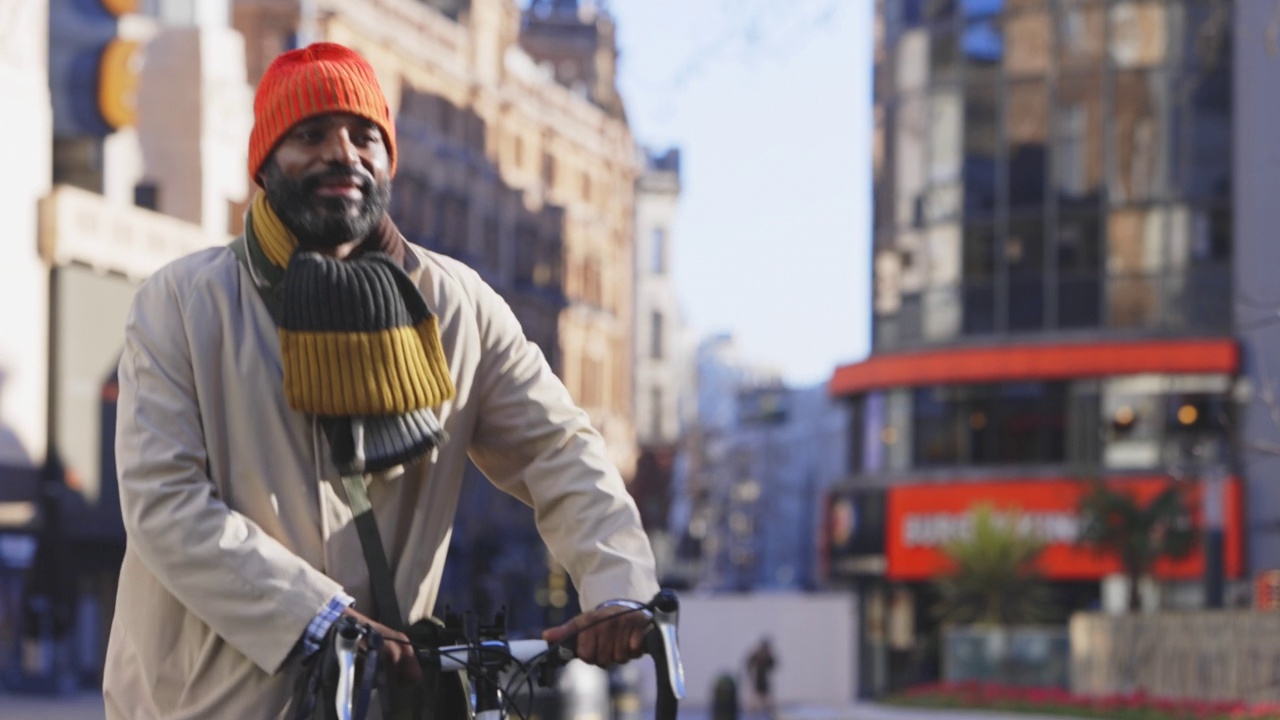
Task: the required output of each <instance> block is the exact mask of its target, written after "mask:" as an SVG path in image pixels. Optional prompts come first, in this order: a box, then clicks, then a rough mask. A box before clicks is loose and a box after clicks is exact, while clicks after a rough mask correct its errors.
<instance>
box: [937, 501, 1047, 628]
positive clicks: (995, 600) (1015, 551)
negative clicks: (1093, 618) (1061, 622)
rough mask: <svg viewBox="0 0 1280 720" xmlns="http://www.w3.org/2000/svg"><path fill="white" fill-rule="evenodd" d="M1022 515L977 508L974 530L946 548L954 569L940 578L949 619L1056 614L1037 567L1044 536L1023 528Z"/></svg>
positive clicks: (990, 621)
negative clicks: (1037, 535)
mask: <svg viewBox="0 0 1280 720" xmlns="http://www.w3.org/2000/svg"><path fill="white" fill-rule="evenodd" d="M1020 517H1021V515H1020V513H1017V512H1009V511H1004V512H1001V513H997V512H996V510H995V509H994V508H993V507H992V506H990V505H979V506H978V507H976V508H974V511H973V532H972V534H970V535H969V536H968V537H964V538H960V539H957V540H954V541H952V542H950V543H947V544H946V545H945V546H943V552H945V553H946V555H947V556H948V557H949V558H950V560H951V562H952V563H953V565H954V568H953V569H952V571H951V572H950V573H948V574H947V575H944V576H942V577H940V578H938V579H937V580H935V581H934V585H935V586H936V588H937V590H938V593H939V595H940V596H941V600H940V601H939V603H938V606H937V608H936V612H937V614H938V616H939V617H940V619H942V620H943V621H944V622H955V623H960V624H980V625H1016V624H1025V623H1036V622H1043V621H1046V620H1048V619H1049V618H1050V617H1052V614H1053V612H1052V607H1051V605H1052V597H1051V595H1050V591H1049V587H1048V585H1046V584H1045V582H1044V580H1043V579H1042V578H1041V576H1040V573H1039V571H1038V570H1037V569H1036V561H1037V560H1038V559H1039V557H1040V553H1042V552H1043V551H1044V548H1045V543H1044V541H1043V540H1041V539H1040V538H1038V537H1036V536H1034V535H1032V534H1030V533H1028V532H1025V531H1024V530H1023V529H1022V528H1021V523H1020Z"/></svg>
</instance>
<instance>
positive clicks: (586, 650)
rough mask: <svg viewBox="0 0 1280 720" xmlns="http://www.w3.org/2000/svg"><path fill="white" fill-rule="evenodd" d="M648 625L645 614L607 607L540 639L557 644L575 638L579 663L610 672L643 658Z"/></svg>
mask: <svg viewBox="0 0 1280 720" xmlns="http://www.w3.org/2000/svg"><path fill="white" fill-rule="evenodd" d="M597 623H599V624H597ZM649 623H650V618H649V614H648V613H646V612H643V611H640V610H632V609H630V608H626V607H618V606H614V605H610V606H606V607H602V608H596V609H595V610H592V611H591V612H585V613H582V614H581V615H578V616H577V617H575V618H573V619H572V620H570V621H569V622H567V623H565V624H563V625H561V626H559V627H554V628H551V629H549V630H544V631H543V632H542V639H543V640H546V641H547V642H551V643H558V642H561V641H563V640H564V639H565V638H567V637H569V636H570V635H574V634H577V636H578V638H577V651H576V655H577V656H578V659H580V660H582V661H583V662H588V663H591V664H592V665H598V666H599V667H602V668H610V667H613V666H614V665H620V664H622V663H624V662H627V661H628V660H634V659H636V658H638V657H640V656H641V655H643V654H644V635H645V631H646V630H648V629H649ZM584 628H586V629H584Z"/></svg>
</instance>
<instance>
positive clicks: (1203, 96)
mask: <svg viewBox="0 0 1280 720" xmlns="http://www.w3.org/2000/svg"><path fill="white" fill-rule="evenodd" d="M1231 93H1232V78H1231V69H1230V67H1229V66H1227V67H1219V68H1216V69H1210V68H1204V69H1201V70H1198V71H1197V70H1189V71H1184V72H1182V73H1180V74H1179V75H1178V76H1177V77H1176V79H1175V80H1174V86H1173V89H1172V94H1173V102H1174V114H1173V118H1174V122H1175V123H1176V129H1175V131H1174V132H1173V137H1174V141H1175V143H1176V145H1175V147H1174V149H1173V153H1174V156H1175V158H1176V168H1174V170H1173V172H1174V175H1175V176H1176V182H1177V186H1178V194H1179V195H1180V196H1181V197H1183V198H1187V199H1192V200H1201V201H1205V200H1207V201H1227V200H1228V199H1229V198H1230V197H1231V151H1232V127H1231V105H1232V102H1231Z"/></svg>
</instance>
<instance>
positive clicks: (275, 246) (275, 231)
mask: <svg viewBox="0 0 1280 720" xmlns="http://www.w3.org/2000/svg"><path fill="white" fill-rule="evenodd" d="M249 216H250V218H251V219H252V221H253V234H254V235H255V236H257V238H258V245H259V246H260V247H261V248H262V254H263V255H266V256H267V259H268V260H270V261H271V264H272V265H275V266H276V267H278V268H280V269H282V270H283V269H284V268H286V267H288V266H289V258H290V257H291V256H292V255H293V251H294V250H295V249H297V247H298V239H297V238H296V237H294V236H293V233H291V232H289V228H287V227H285V224H284V223H283V222H281V220H280V216H278V215H276V211H275V210H272V209H271V203H269V202H267V194H266V193H258V196H257V197H255V198H254V199H253V210H252V212H251V213H250V214H249Z"/></svg>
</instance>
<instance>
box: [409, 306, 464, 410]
mask: <svg viewBox="0 0 1280 720" xmlns="http://www.w3.org/2000/svg"><path fill="white" fill-rule="evenodd" d="M416 330H417V333H418V337H417V343H415V344H416V345H417V346H418V347H420V348H422V353H423V355H424V357H425V358H426V361H427V364H426V367H425V368H423V369H424V371H425V372H424V373H423V374H422V377H423V379H425V380H426V381H427V383H428V384H429V385H430V386H431V387H430V388H429V394H430V395H431V396H432V397H439V398H441V400H440V402H444V401H445V400H452V399H453V396H454V394H456V392H457V390H456V389H455V388H454V386H453V377H451V376H450V375H449V362H448V360H446V359H445V356H444V345H443V344H441V342H440V326H439V324H438V323H437V321H436V316H435V315H432V316H431V317H429V318H427V319H426V320H423V321H422V322H420V323H418V325H417V327H416Z"/></svg>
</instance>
